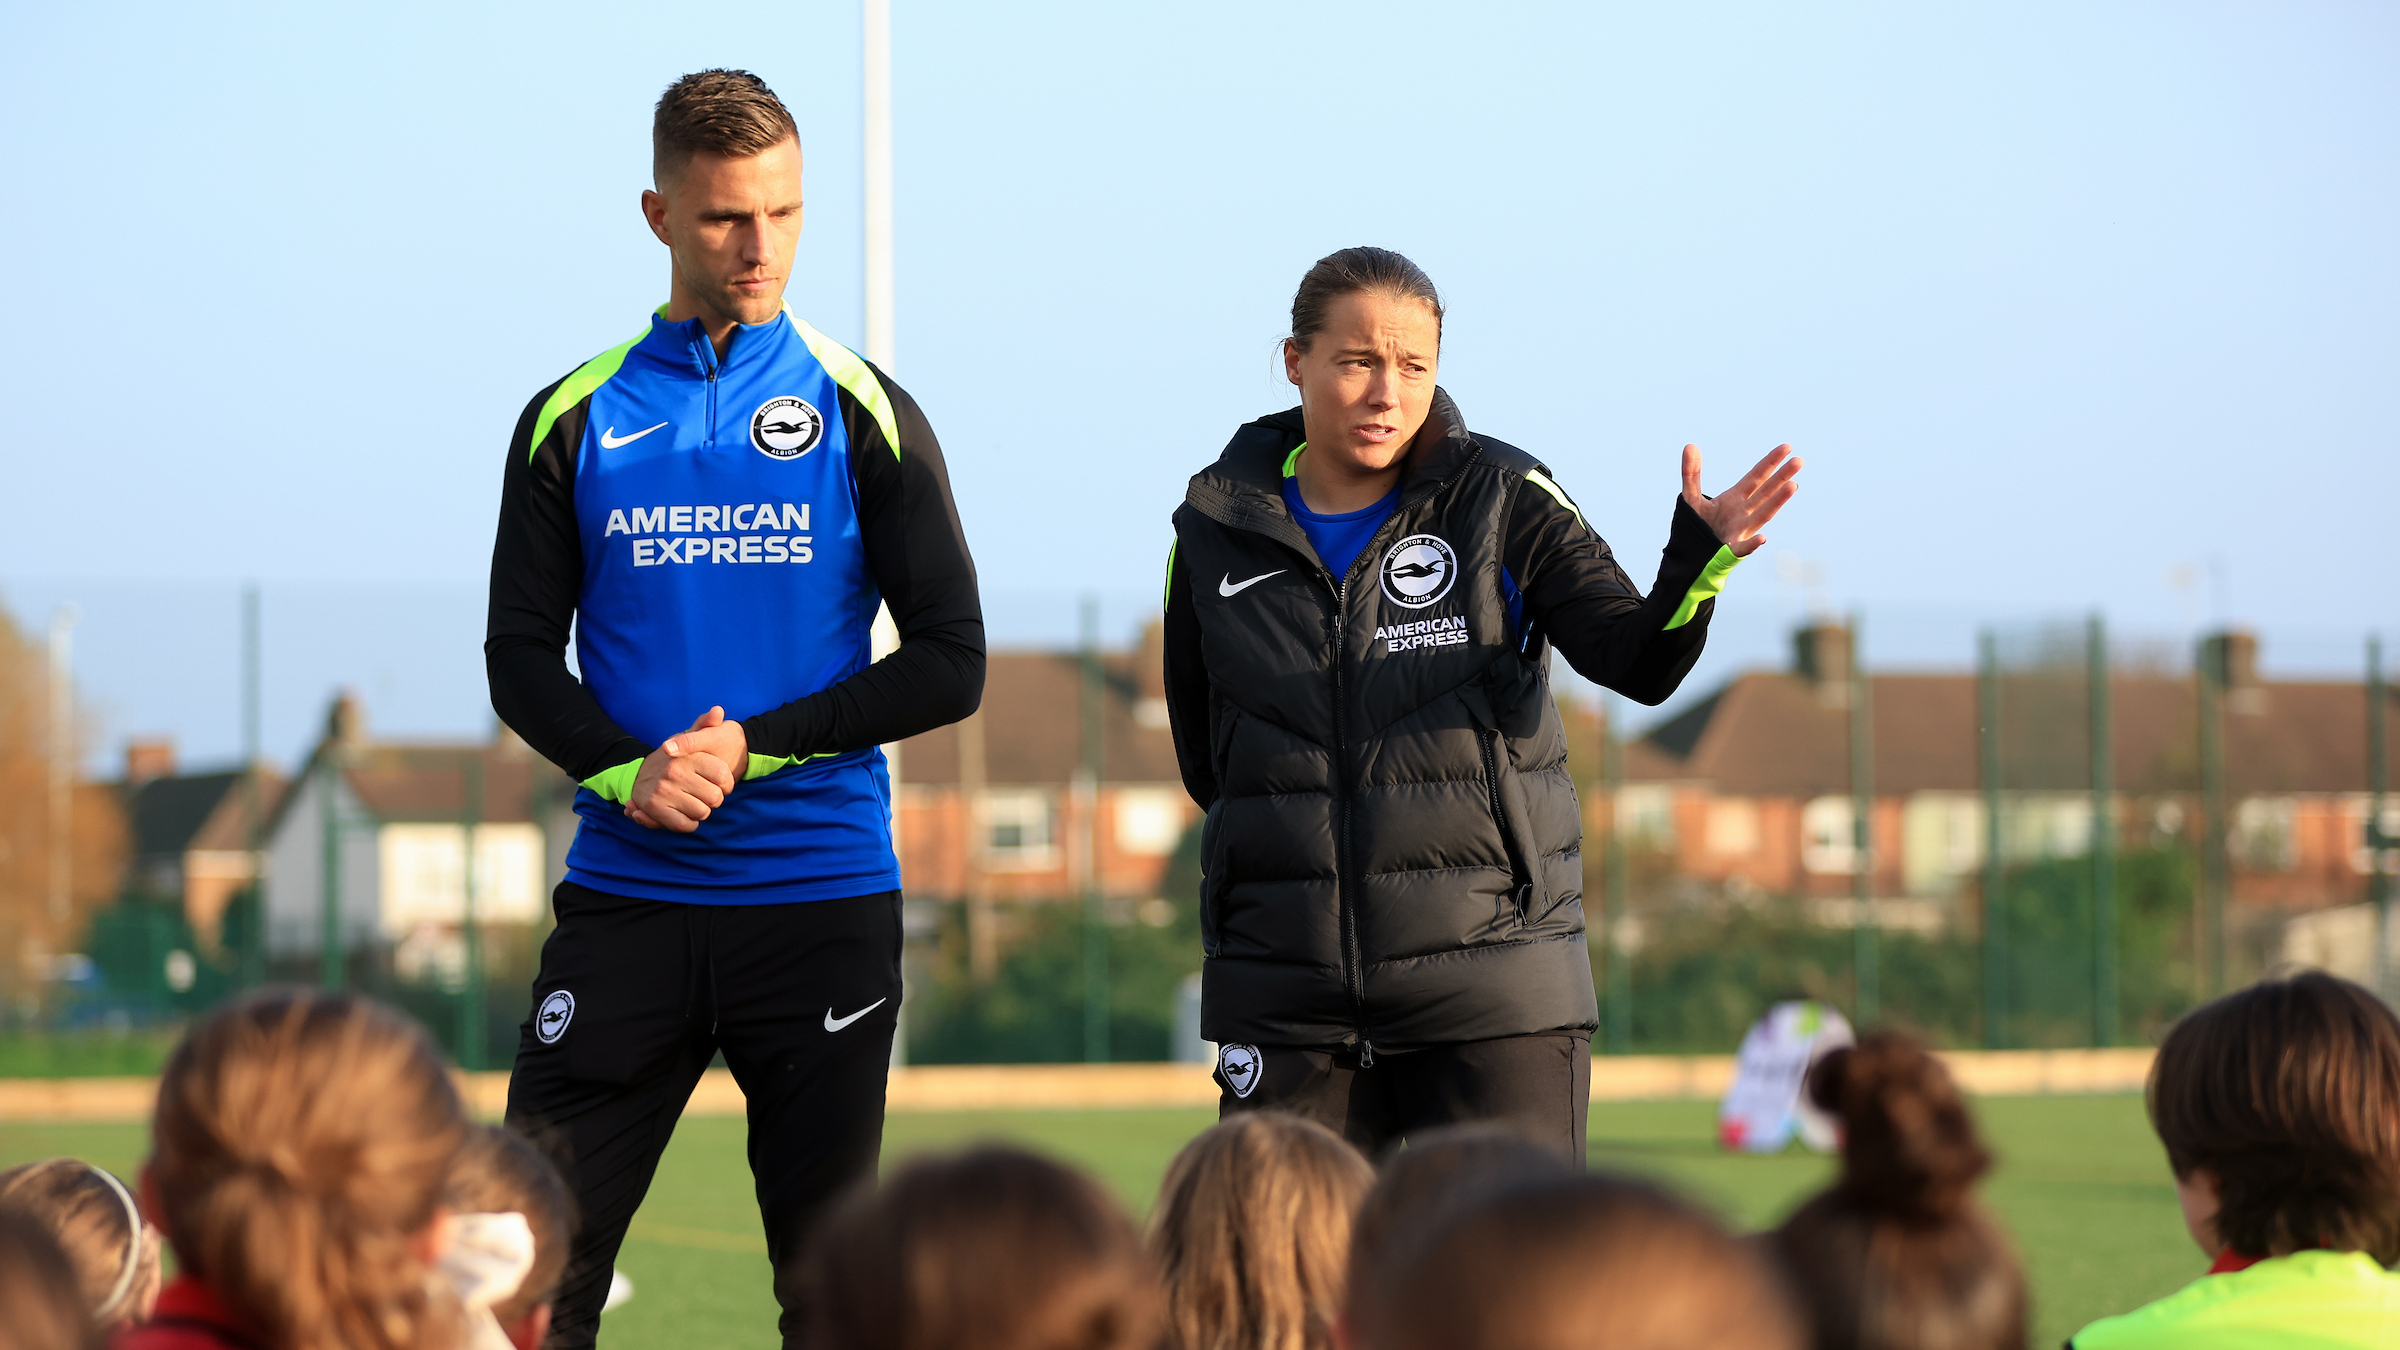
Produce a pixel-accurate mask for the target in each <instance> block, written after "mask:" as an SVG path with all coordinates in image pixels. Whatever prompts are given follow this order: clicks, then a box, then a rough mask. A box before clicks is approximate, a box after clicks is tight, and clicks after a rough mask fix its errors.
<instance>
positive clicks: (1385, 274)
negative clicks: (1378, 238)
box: [1291, 245, 1442, 351]
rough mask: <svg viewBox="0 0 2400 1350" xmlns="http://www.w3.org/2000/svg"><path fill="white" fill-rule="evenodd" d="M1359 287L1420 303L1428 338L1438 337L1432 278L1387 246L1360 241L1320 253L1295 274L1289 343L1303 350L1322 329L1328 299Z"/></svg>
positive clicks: (1438, 300)
mask: <svg viewBox="0 0 2400 1350" xmlns="http://www.w3.org/2000/svg"><path fill="white" fill-rule="evenodd" d="M1359 291H1380V292H1382V293H1384V294H1386V295H1393V296H1398V297H1400V298H1402V299H1405V300H1422V301H1424V302H1425V307H1426V308H1427V309H1430V310H1432V311H1433V328H1434V336H1435V337H1436V338H1437V339H1438V338H1439V337H1440V336H1441V328H1442V295H1441V292H1439V291H1437V290H1435V289H1434V288H1433V278H1432V277H1429V276H1427V275H1425V269H1424V268H1422V267H1419V266H1417V265H1416V264H1415V263H1413V262H1410V261H1409V260H1408V259H1406V258H1404V257H1402V256H1400V255H1399V254H1397V253H1394V252H1392V251H1391V250H1390V249H1388V248H1372V247H1367V246H1364V245H1362V246H1360V247H1358V248H1346V249H1343V250H1342V251H1341V252H1339V253H1328V254H1326V255H1325V256H1324V257H1322V258H1319V259H1317V264H1316V266H1314V267H1311V268H1309V269H1308V274H1307V275H1306V276H1303V277H1301V278H1300V289H1299V291H1298V292H1297V293H1295V294H1294V295H1293V296H1292V336H1291V341H1292V342H1293V343H1295V344H1296V345H1298V347H1299V348H1300V350H1302V351H1307V350H1308V344H1309V342H1310V340H1311V339H1313V338H1315V337H1316V335H1317V334H1318V333H1320V332H1322V331H1324V328H1325V319H1326V311H1327V310H1328V309H1331V308H1332V307H1333V302H1334V301H1335V300H1338V299H1340V298H1341V297H1343V296H1345V295H1352V294H1356V293H1357V292H1359Z"/></svg>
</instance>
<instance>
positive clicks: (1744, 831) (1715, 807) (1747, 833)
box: [1708, 797, 1758, 857]
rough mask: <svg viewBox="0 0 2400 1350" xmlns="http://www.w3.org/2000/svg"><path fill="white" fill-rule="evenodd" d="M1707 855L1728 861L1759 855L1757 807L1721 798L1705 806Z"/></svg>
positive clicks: (1739, 799)
mask: <svg viewBox="0 0 2400 1350" xmlns="http://www.w3.org/2000/svg"><path fill="white" fill-rule="evenodd" d="M1708 851H1709V852H1711V853H1716V854H1722V855H1726V856H1730V857H1747V856H1749V855H1750V854H1753V853H1756V852H1758V803H1756V802H1754V801H1751V800H1750V799H1749V798H1747V797H1720V798H1718V799H1717V800H1716V801H1713V802H1710V803H1709V804H1708Z"/></svg>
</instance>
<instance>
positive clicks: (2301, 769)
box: [1626, 673, 2400, 796]
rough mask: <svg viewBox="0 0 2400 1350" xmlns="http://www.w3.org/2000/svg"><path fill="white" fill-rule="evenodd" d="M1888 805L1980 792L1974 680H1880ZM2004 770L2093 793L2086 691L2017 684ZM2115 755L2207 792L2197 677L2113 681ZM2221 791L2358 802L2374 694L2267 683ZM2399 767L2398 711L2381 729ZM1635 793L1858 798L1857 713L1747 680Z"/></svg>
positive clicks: (2237, 730) (1793, 680)
mask: <svg viewBox="0 0 2400 1350" xmlns="http://www.w3.org/2000/svg"><path fill="white" fill-rule="evenodd" d="M1870 685H1871V688H1872V690H1873V693H1872V695H1871V697H1872V700H1873V701H1872V703H1871V704H1870V708H1871V711H1872V726H1873V731H1874V741H1875V787H1876V790H1877V792H1879V793H1890V794H1907V793H1912V792H1925V791H1953V792H1973V791H1976V790H1978V789H1979V788H1980V787H1981V785H1982V771H1981V765H1980V733H1979V729H1978V717H1979V710H1978V703H1979V698H1978V691H1977V684H1976V678H1975V677H1974V676H1973V675H1967V674H1959V675H1878V676H1875V677H1874V678H1873V679H1872V680H1871V681H1870ZM2002 689H2003V694H2002V705H2001V728H2002V737H2001V739H2002V749H2001V763H2002V775H2003V782H2004V784H2005V786H2007V787H2010V788H2029V789H2044V788H2047V789H2055V790H2061V791H2081V790H2083V789H2085V788H2087V787H2088V786H2089V785H2090V770H2089V763H2090V760H2089V751H2088V749H2087V746H2088V739H2087V738H2088V735H2089V733H2088V730H2087V728H2088V725H2089V721H2088V719H2089V710H2088V708H2087V706H2086V702H2085V698H2086V693H2085V689H2084V686H2083V682H2082V681H2081V680H2080V679H2076V678H2073V677H2071V676H2068V677H2046V676H2041V675H2022V676H2017V675H2012V676H2010V677H2009V678H2007V679H2005V680H2004V681H2003V684H2002ZM2109 691H2110V702H2111V711H2112V712H2113V713H2114V719H2113V720H2114V727H2113V730H2112V734H2111V737H2110V740H2111V742H2112V746H2113V749H2114V753H2115V759H2116V776H2117V787H2118V788H2119V790H2121V791H2126V792H2169V791H2184V792H2188V791H2195V790H2197V789H2198V787H2199V767H2198V766H2199V711H2198V693H2197V691H2196V689H2195V687H2194V684H2193V681H2192V680H2191V679H2190V678H2189V677H2182V678H2177V677H2173V676H2165V675H2120V676H2118V677H2116V678H2115V679H2113V680H2112V681H2110V685H2109ZM2224 725H2225V762H2226V767H2225V777H2226V788H2227V790H2228V791H2230V792H2233V793H2236V794H2251V793H2286V792H2361V791H2364V790H2365V789H2366V786H2367V770H2366V760H2367V755H2366V740H2367V738H2366V689H2365V686H2363V685H2359V684H2343V683H2331V682H2275V681H2267V682H2261V683H2257V684H2253V685H2250V686H2247V687H2244V688H2239V689H2235V690H2233V691H2231V692H2230V693H2229V694H2228V695H2227V696H2226V706H2225V716H2224ZM2386 734H2387V735H2389V736H2390V737H2391V746H2392V749H2391V755H2392V763H2393V764H2395V765H2400V700H2395V702H2394V704H2393V710H2392V712H2391V713H2389V714H2387V716H2386ZM1642 744H1643V745H1646V746H1647V747H1649V749H1650V750H1651V751H1653V752H1655V754H1656V756H1657V758H1654V759H1648V760H1643V759H1637V758H1636V757H1635V756H1633V755H1631V754H1628V756H1627V761H1626V768H1627V776H1628V777H1629V778H1632V779H1635V780H1641V779H1645V778H1648V779H1664V778H1684V779H1697V780H1702V781H1705V782H1707V783H1709V784H1710V785H1711V786H1712V787H1713V788H1714V789H1715V790H1716V791H1718V792H1722V793H1726V794H1729V795H1736V796H1814V795H1819V794H1824V793H1839V792H1844V791H1847V790H1848V787H1849V765H1850V752H1849V712H1848V709H1847V708H1846V707H1844V706H1843V705H1842V703H1841V702H1840V700H1839V699H1838V698H1834V699H1827V698H1824V697H1821V696H1820V695H1819V692H1818V690H1817V689H1816V688H1815V687H1814V686H1812V685H1811V684H1810V683H1809V682H1808V681H1806V680H1804V679H1802V678H1801V677H1799V676H1797V675H1792V674H1769V673H1759V674H1750V675H1743V676H1740V677H1738V678H1736V679H1735V680H1733V681H1732V682H1731V683H1730V684H1728V685H1726V686H1725V687H1724V688H1723V689H1721V690H1719V691H1718V692H1717V693H1716V694H1714V695H1712V696H1710V697H1709V698H1708V699H1707V700H1706V701H1705V702H1703V703H1701V704H1699V705H1697V706H1695V707H1693V708H1690V709H1688V710H1686V711H1685V712H1683V713H1681V714H1679V715H1677V716H1675V717H1673V718H1670V719H1669V720H1668V721H1667V722H1666V723H1665V724H1663V725H1661V726H1660V727H1658V728H1657V729H1655V730H1653V731H1652V732H1651V733H1650V734H1649V735H1648V736H1647V737H1644V738H1643V741H1642Z"/></svg>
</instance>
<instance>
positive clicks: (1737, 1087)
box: [1717, 999, 1853, 1153]
mask: <svg viewBox="0 0 2400 1350" xmlns="http://www.w3.org/2000/svg"><path fill="white" fill-rule="evenodd" d="M1852 1040H1853V1037H1852V1036H1851V1034H1850V1023H1849V1021H1848V1020H1847V1019H1845V1018H1844V1017H1843V1016H1842V1015H1841V1013H1839V1012H1837V1011H1835V1010H1834V1009H1832V1008H1829V1007H1826V1006H1825V1005H1824V1004H1822V1003H1819V1002H1816V1001H1815V1000H1813V999H1793V1000H1792V1001H1790V1002H1788V1003H1778V1004H1776V1005H1775V1006H1774V1007H1772V1008H1769V1009H1767V1014H1766V1016H1764V1017H1761V1018H1759V1019H1758V1021H1756V1022H1755V1023H1752V1024H1751V1027H1750V1034H1748V1035H1746V1036H1744V1037H1742V1048H1741V1052H1740V1053H1739V1054H1738V1055H1737V1056H1735V1059H1734V1069H1733V1086H1732V1087H1731V1088H1729V1089H1728V1090H1727V1091H1726V1093H1725V1102H1724V1104H1723V1105H1722V1106H1720V1107H1718V1108H1717V1142H1718V1143H1720V1144H1722V1145H1724V1146H1725V1147H1726V1148H1731V1149H1740V1150H1742V1151H1743V1152H1745V1153H1774V1152H1777V1151H1779V1150H1781V1149H1782V1148H1783V1147H1784V1145H1786V1144H1789V1143H1790V1142H1791V1141H1792V1136H1793V1135H1794V1134H1797V1135H1799V1136H1800V1142H1801V1143H1803V1144H1806V1145H1808V1146H1809V1147H1810V1148H1812V1149H1815V1150H1816V1151H1817V1152H1819V1153H1830V1152H1832V1151H1833V1150H1834V1149H1836V1148H1838V1147H1840V1145H1841V1130H1840V1127H1839V1125H1838V1124H1837V1123H1836V1122H1835V1121H1834V1119H1833V1118H1832V1117H1831V1116H1828V1115H1826V1114H1825V1113H1824V1112H1822V1111H1819V1110H1818V1109H1817V1108H1815V1107H1814V1106H1811V1105H1809V1103H1808V1100H1807V1098H1806V1097H1805V1096H1804V1095H1803V1092H1804V1089H1805V1088H1806V1086H1807V1083H1808V1071H1809V1070H1810V1069H1811V1068H1813V1067H1815V1065H1816V1062H1817V1061H1818V1060H1820V1059H1823V1058H1824V1057H1825V1056H1826V1055H1828V1054H1830V1053H1832V1052H1833V1051H1835V1050H1839V1049H1841V1048H1842V1047H1843V1046H1845V1045H1848V1044H1850V1043H1851V1041H1852Z"/></svg>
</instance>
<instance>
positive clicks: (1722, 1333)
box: [1351, 1176, 1802, 1350]
mask: <svg viewBox="0 0 2400 1350" xmlns="http://www.w3.org/2000/svg"><path fill="white" fill-rule="evenodd" d="M1366 1277H1367V1281H1368V1284H1367V1287H1366V1288H1365V1289H1363V1290H1359V1291H1355V1292H1354V1296H1353V1298H1352V1300H1351V1307H1352V1310H1353V1311H1354V1312H1355V1313H1356V1314H1357V1317H1356V1320H1355V1321H1354V1322H1353V1323H1352V1337H1353V1340H1354V1342H1355V1343H1356V1344H1357V1345H1360V1346H1362V1347H1365V1350H1584V1348H1585V1347H1589V1346H1606V1347H1609V1350H1686V1348H1687V1347H1688V1348H1689V1350H1716V1348H1717V1347H1721V1346H1742V1347H1745V1350H1798V1347H1799V1346H1800V1345H1801V1343H1802V1342H1801V1339H1800V1331H1799V1326H1798V1323H1797V1322H1796V1321H1795V1320H1794V1318H1793V1316H1792V1312H1791V1308H1790V1306H1789V1304H1788V1303H1787V1301H1786V1299H1785V1296H1784V1292H1783V1289H1782V1287H1781V1284H1780V1283H1779V1281H1778V1280H1777V1279H1776V1277H1775V1274H1774V1272H1773V1271H1772V1270H1771V1269H1770V1268H1769V1267H1768V1266H1767V1264H1766V1263H1765V1262H1764V1261H1763V1260H1761V1259H1760V1257H1759V1255H1758V1253H1757V1252H1756V1251H1754V1250H1753V1249H1752V1248H1751V1247H1750V1246H1749V1245H1747V1244H1745V1243H1742V1242H1740V1241H1737V1240H1736V1239H1735V1238H1733V1237H1732V1236H1731V1235H1730V1234H1728V1233H1726V1231H1725V1230H1724V1229H1723V1228H1721V1227H1719V1226H1718V1225H1717V1223H1716V1221H1715V1220H1713V1219H1711V1218H1709V1217H1708V1216H1707V1215H1706V1214H1703V1213H1701V1212H1700V1211H1699V1210H1697V1209H1695V1208H1693V1207H1692V1206H1691V1205H1689V1204H1686V1203H1685V1202H1683V1201H1681V1200H1678V1199H1676V1198H1675V1197H1673V1196H1671V1195H1668V1194H1667V1193H1666V1192H1664V1191H1661V1190H1659V1189H1657V1188H1656V1187H1653V1186H1650V1185H1647V1184H1644V1183H1642V1182H1637V1181H1630V1180H1626V1179H1624V1178H1619V1177H1610V1176H1584V1177H1575V1176H1570V1177H1557V1178H1552V1179H1549V1180H1546V1181H1528V1182H1520V1183H1518V1184H1516V1185H1513V1186H1504V1187H1501V1188H1500V1189H1497V1190H1493V1191H1489V1192H1485V1193H1484V1194H1482V1195H1480V1196H1479V1197H1476V1198H1473V1199H1469V1200H1467V1201H1466V1202H1465V1203H1463V1204H1462V1205H1460V1206H1459V1207H1457V1208H1455V1209H1452V1210H1450V1211H1449V1212H1448V1214H1447V1215H1446V1216H1445V1217H1440V1218H1437V1219H1436V1221H1435V1222H1434V1223H1433V1224H1432V1225H1431V1226H1430V1228H1429V1230H1428V1231H1427V1232H1426V1233H1424V1234H1420V1235H1416V1236H1414V1237H1411V1238H1408V1239H1406V1240H1403V1241H1400V1242H1397V1243H1394V1244H1392V1245H1391V1246H1389V1247H1387V1248H1386V1249H1385V1251H1384V1254H1383V1255H1382V1257H1381V1258H1379V1259H1378V1261H1377V1262H1376V1264H1375V1266H1374V1268H1372V1269H1370V1270H1368V1271H1367V1272H1366Z"/></svg>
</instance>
